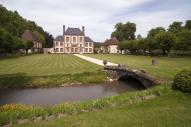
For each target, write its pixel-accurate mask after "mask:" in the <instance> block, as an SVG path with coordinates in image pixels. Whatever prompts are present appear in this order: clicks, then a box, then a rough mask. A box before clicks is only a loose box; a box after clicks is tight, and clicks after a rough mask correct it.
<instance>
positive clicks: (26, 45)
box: [23, 40, 34, 54]
mask: <svg viewBox="0 0 191 127" xmlns="http://www.w3.org/2000/svg"><path fill="white" fill-rule="evenodd" d="M33 46H34V43H33V42H32V41H30V40H24V41H23V47H24V49H25V50H26V53H27V54H28V50H29V49H31V48H32V47H33Z"/></svg>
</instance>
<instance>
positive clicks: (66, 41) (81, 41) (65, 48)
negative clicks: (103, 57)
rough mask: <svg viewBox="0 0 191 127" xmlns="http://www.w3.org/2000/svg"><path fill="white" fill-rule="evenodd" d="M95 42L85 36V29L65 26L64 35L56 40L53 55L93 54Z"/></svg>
mask: <svg viewBox="0 0 191 127" xmlns="http://www.w3.org/2000/svg"><path fill="white" fill-rule="evenodd" d="M93 52H94V42H93V41H92V39H91V38H90V37H88V36H85V27H84V26H82V29H79V28H71V27H68V28H67V30H65V25H64V26H63V35H59V36H57V37H56V38H55V39H54V45H53V53H76V54H77V53H80V54H82V53H93Z"/></svg>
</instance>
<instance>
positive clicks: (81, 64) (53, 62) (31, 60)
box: [0, 54, 100, 76]
mask: <svg viewBox="0 0 191 127" xmlns="http://www.w3.org/2000/svg"><path fill="white" fill-rule="evenodd" d="M97 69H100V66H98V65H95V64H92V63H89V62H87V61H84V60H82V59H80V58H78V57H76V56H74V55H63V54H53V55H44V54H39V55H31V56H20V57H13V58H3V59H0V75H5V74H15V73H25V74H26V75H30V76H37V75H38V76H39V75H57V74H74V73H83V72H95V71H96V70H97Z"/></svg>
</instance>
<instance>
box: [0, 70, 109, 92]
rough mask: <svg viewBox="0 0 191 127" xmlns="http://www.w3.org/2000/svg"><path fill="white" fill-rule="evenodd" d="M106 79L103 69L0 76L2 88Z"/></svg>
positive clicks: (64, 84)
mask: <svg viewBox="0 0 191 127" xmlns="http://www.w3.org/2000/svg"><path fill="white" fill-rule="evenodd" d="M106 80H107V78H106V75H105V74H104V73H103V72H102V71H101V70H98V71H95V72H84V73H76V74H63V75H45V76H27V75H24V74H14V75H4V76H0V89H7V88H36V87H55V86H71V85H73V84H81V85H82V84H88V85H91V84H95V83H101V82H104V81H106Z"/></svg>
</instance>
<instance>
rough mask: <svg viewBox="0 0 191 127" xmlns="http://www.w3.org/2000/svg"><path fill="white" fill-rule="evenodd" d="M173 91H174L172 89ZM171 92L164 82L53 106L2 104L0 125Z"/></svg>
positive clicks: (41, 118)
mask: <svg viewBox="0 0 191 127" xmlns="http://www.w3.org/2000/svg"><path fill="white" fill-rule="evenodd" d="M173 92H174V91H173ZM170 93H172V90H171V86H170V85H169V84H164V85H161V86H157V87H154V88H151V89H147V90H144V91H137V92H128V93H123V94H119V95H116V96H112V97H107V98H103V99H98V100H91V101H86V102H80V103H64V104H60V105H55V106H47V107H40V106H31V105H29V106H28V105H20V104H17V105H15V104H13V105H4V106H1V107H0V111H1V113H0V125H4V124H9V123H10V122H11V123H13V124H14V123H18V122H21V121H22V120H24V121H38V120H39V119H40V120H45V119H48V117H50V116H51V117H53V118H56V117H60V116H64V115H71V114H79V113H81V112H91V111H94V110H97V109H104V108H111V107H119V106H120V105H123V104H127V103H128V104H129V105H131V104H134V103H138V102H142V101H144V100H148V99H153V98H157V97H159V96H164V95H168V94H170Z"/></svg>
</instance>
